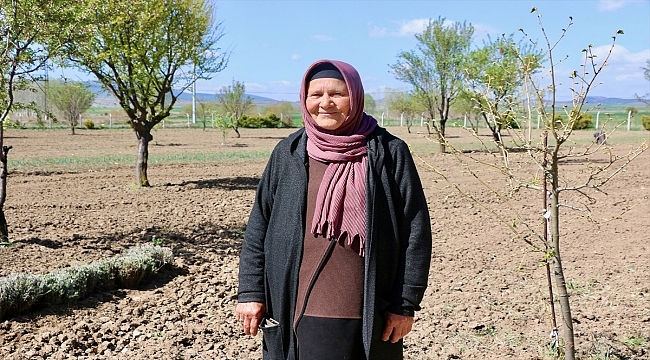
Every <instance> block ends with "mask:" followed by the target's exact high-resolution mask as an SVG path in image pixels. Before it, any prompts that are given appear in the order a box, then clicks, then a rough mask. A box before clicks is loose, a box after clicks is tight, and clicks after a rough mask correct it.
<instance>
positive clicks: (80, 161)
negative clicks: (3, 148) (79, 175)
mask: <svg viewBox="0 0 650 360" xmlns="http://www.w3.org/2000/svg"><path fill="white" fill-rule="evenodd" d="M270 155H271V152H270V151H231V152H215V153H182V154H166V155H151V154H150V155H149V160H148V163H149V164H174V163H207V162H237V161H244V160H257V159H267V158H268V157H269V156H270ZM135 161H136V154H135V153H134V154H132V155H131V154H129V155H102V156H89V157H50V158H25V159H20V160H12V159H9V169H10V170H19V169H31V168H36V169H39V170H43V171H46V170H47V169H53V168H75V167H84V166H124V165H133V164H134V163H135Z"/></svg>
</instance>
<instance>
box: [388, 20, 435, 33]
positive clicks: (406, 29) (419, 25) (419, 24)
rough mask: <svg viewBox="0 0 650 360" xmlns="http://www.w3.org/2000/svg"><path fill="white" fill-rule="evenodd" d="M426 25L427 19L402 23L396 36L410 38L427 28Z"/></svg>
mask: <svg viewBox="0 0 650 360" xmlns="http://www.w3.org/2000/svg"><path fill="white" fill-rule="evenodd" d="M445 22H446V21H445ZM428 24H429V19H413V20H410V21H407V22H403V23H402V24H401V26H400V27H399V30H397V36H410V35H415V34H418V33H421V32H422V31H424V29H426V28H427V25H428Z"/></svg>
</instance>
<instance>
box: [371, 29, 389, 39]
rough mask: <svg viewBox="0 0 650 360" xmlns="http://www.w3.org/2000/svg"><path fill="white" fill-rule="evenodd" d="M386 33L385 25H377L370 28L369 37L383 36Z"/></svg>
mask: <svg viewBox="0 0 650 360" xmlns="http://www.w3.org/2000/svg"><path fill="white" fill-rule="evenodd" d="M387 35H388V28H386V27H381V28H380V27H379V26H373V27H372V29H370V37H373V38H383V37H386V36H387Z"/></svg>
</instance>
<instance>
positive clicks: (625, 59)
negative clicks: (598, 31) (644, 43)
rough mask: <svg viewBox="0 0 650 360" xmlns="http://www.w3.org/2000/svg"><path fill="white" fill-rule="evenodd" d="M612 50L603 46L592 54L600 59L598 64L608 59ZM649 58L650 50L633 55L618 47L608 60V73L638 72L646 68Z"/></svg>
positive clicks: (594, 49)
mask: <svg viewBox="0 0 650 360" xmlns="http://www.w3.org/2000/svg"><path fill="white" fill-rule="evenodd" d="M610 48H611V46H610V45H601V46H597V47H595V48H593V50H592V52H593V54H594V55H596V59H597V60H598V59H600V61H597V63H599V62H602V61H603V60H604V59H605V58H606V57H607V53H608V52H609V49H610ZM649 58H650V49H645V50H642V51H639V52H636V53H633V52H630V51H629V50H628V49H626V48H625V47H624V46H622V45H616V46H614V49H613V50H612V54H611V56H610V57H609V60H607V66H608V69H607V71H611V72H616V73H619V72H621V73H623V72H626V73H630V72H637V71H639V69H640V68H641V67H642V66H645V62H646V60H647V59H649Z"/></svg>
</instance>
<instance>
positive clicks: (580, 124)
mask: <svg viewBox="0 0 650 360" xmlns="http://www.w3.org/2000/svg"><path fill="white" fill-rule="evenodd" d="M592 119H593V116H592V115H591V114H587V113H582V114H580V116H578V118H577V119H575V121H574V122H573V124H571V129H572V130H583V129H588V128H590V127H592V126H593V120H592ZM555 122H556V123H558V124H559V125H560V126H562V127H564V126H565V125H566V122H567V120H566V118H565V117H564V116H562V114H556V115H555ZM556 127H557V125H556Z"/></svg>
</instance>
